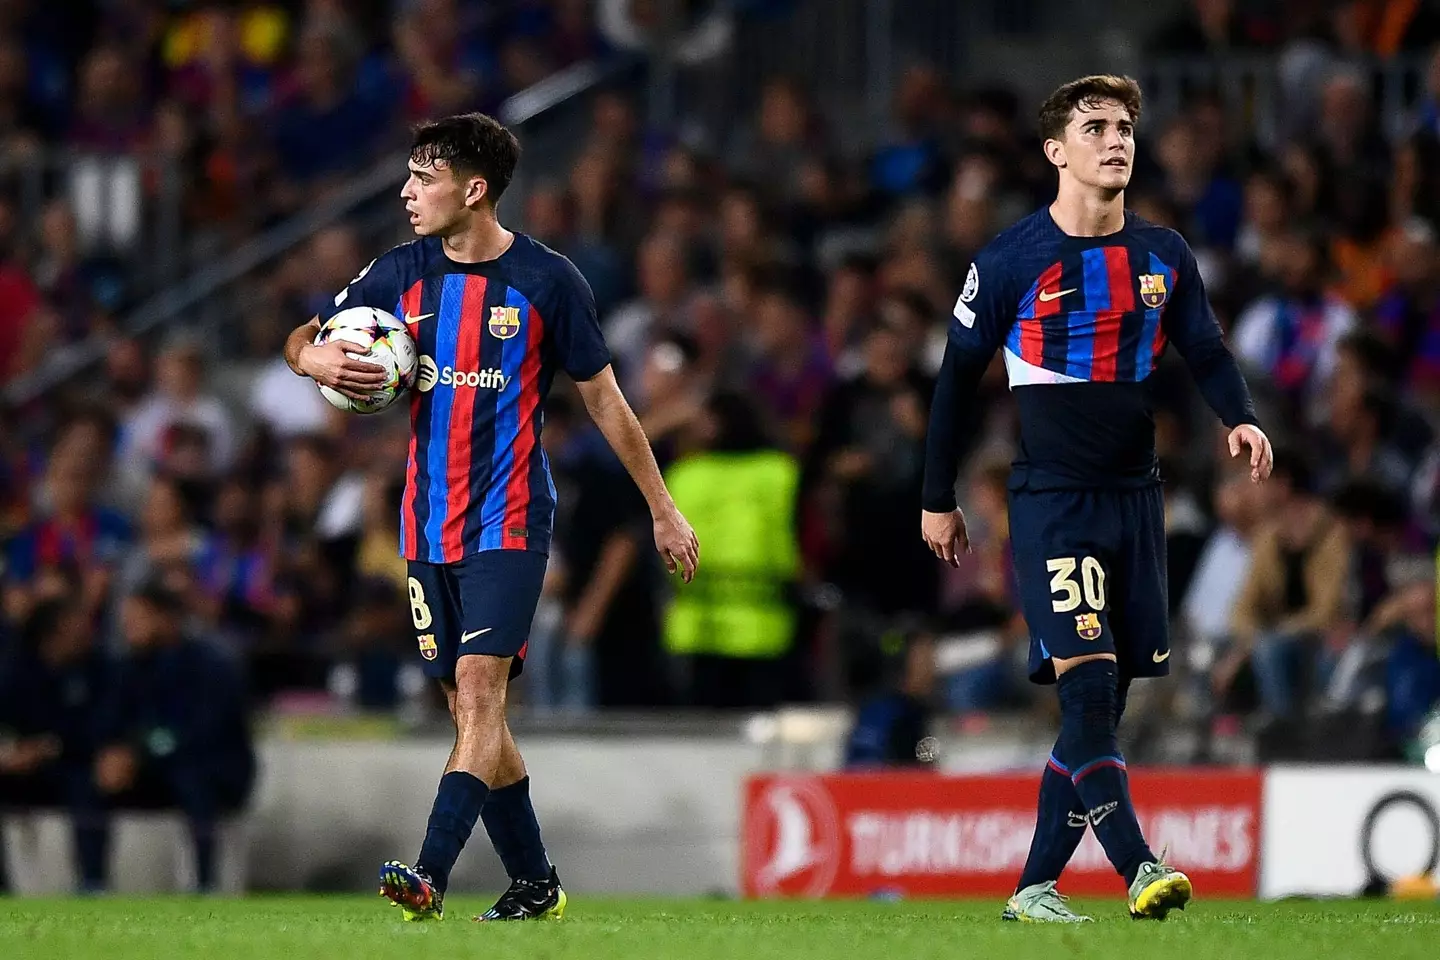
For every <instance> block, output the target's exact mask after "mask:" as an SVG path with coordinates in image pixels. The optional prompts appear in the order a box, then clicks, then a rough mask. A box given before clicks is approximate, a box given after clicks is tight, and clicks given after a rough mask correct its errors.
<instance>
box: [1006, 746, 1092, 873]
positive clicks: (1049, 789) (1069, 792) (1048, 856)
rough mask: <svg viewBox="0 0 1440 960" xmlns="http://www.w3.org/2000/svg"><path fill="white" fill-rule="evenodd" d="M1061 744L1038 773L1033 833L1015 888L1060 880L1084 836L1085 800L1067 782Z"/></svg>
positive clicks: (1068, 779) (1073, 786)
mask: <svg viewBox="0 0 1440 960" xmlns="http://www.w3.org/2000/svg"><path fill="white" fill-rule="evenodd" d="M1062 755H1063V751H1062V750H1061V747H1060V744H1059V743H1058V742H1057V743H1056V744H1055V749H1054V751H1053V752H1051V754H1050V761H1049V762H1048V763H1046V764H1045V772H1044V773H1043V774H1041V775H1040V802H1039V804H1038V808H1037V810H1036V811H1035V834H1034V836H1033V837H1031V838H1030V855H1029V856H1028V857H1027V858H1026V860H1025V869H1024V870H1023V871H1021V873H1020V883H1019V885H1018V886H1017V887H1016V890H1023V889H1025V888H1026V887H1029V886H1033V885H1035V884H1037V883H1045V882H1046V881H1050V880H1059V879H1060V873H1061V872H1062V871H1063V870H1064V869H1065V865H1066V864H1067V863H1069V862H1070V858H1071V857H1073V856H1074V855H1075V849H1076V848H1077V847H1079V846H1080V841H1081V840H1084V839H1085V827H1086V824H1087V823H1088V822H1089V821H1087V820H1086V819H1085V804H1084V803H1082V802H1081V801H1080V795H1079V794H1077V793H1076V792H1075V785H1074V784H1073V783H1071V782H1070V768H1069V767H1067V766H1065V764H1064V763H1062V762H1061V760H1060V758H1061V756H1062Z"/></svg>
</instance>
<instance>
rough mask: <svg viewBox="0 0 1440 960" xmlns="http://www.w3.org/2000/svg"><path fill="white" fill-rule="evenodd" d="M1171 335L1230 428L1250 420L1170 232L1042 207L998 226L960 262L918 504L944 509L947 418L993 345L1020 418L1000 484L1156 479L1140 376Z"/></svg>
mask: <svg viewBox="0 0 1440 960" xmlns="http://www.w3.org/2000/svg"><path fill="white" fill-rule="evenodd" d="M1171 343H1173V344H1174V345H1175V347H1176V348H1177V349H1178V350H1179V352H1180V354H1181V356H1182V357H1183V358H1184V359H1185V361H1186V363H1187V364H1188V365H1189V367H1190V369H1191V371H1192V374H1193V375H1194V376H1195V379H1196V383H1197V384H1198V385H1199V387H1200V390H1201V393H1202V394H1203V395H1204V396H1205V399H1206V400H1207V401H1208V402H1209V403H1210V405H1211V407H1212V408H1214V409H1215V411H1216V412H1217V413H1218V414H1219V415H1220V417H1221V419H1222V420H1224V422H1225V423H1226V424H1227V425H1228V426H1232V427H1233V426H1237V425H1239V424H1240V423H1255V422H1256V419H1255V411H1254V407H1253V405H1252V403H1251V400H1250V394H1249V390H1248V389H1247V387H1246V385H1245V380H1244V378H1243V376H1242V375H1241V373H1240V369H1239V366H1238V365H1237V364H1236V363H1235V359H1234V357H1233V356H1232V355H1231V353H1230V351H1229V348H1228V347H1227V346H1226V344H1225V340H1224V337H1223V335H1222V333H1221V330H1220V325H1219V324H1218V323H1217V322H1216V320H1215V316H1214V314H1213V313H1212V312H1211V310H1210V305H1209V301H1208V300H1207V299H1206V296H1205V287H1204V284H1203V282H1202V281H1201V279H1200V272H1199V269H1198V268H1197V267H1196V264H1195V256H1194V254H1193V253H1192V252H1191V250H1190V247H1189V245H1188V244H1186V243H1185V240H1184V238H1183V237H1181V236H1180V234H1178V233H1176V232H1175V231H1174V230H1170V229H1168V228H1165V227H1160V226H1157V225H1155V224H1153V223H1149V222H1147V221H1145V220H1143V219H1141V218H1139V217H1137V216H1134V215H1133V214H1129V213H1127V214H1126V216H1125V225H1124V227H1123V228H1122V229H1121V230H1120V231H1118V232H1116V233H1113V234H1109V235H1107V236H1100V237H1075V236H1070V235H1069V234H1066V233H1065V232H1064V231H1062V230H1061V229H1060V227H1059V226H1058V225H1057V224H1056V223H1055V220H1054V218H1052V217H1051V215H1050V211H1049V208H1045V209H1042V210H1039V211H1037V212H1036V213H1034V214H1031V215H1030V216H1028V217H1026V218H1025V219H1023V220H1021V221H1020V222H1019V223H1017V224H1015V225H1014V226H1012V227H1011V228H1009V229H1008V230H1006V231H1004V232H1003V233H1001V234H1000V235H999V236H998V237H996V238H995V239H994V240H993V241H991V242H990V243H989V244H988V245H987V246H986V247H985V248H984V249H982V250H981V251H980V253H979V254H977V255H976V257H975V260H974V262H973V263H972V264H971V265H970V270H969V273H968V274H967V275H966V279H965V286H964V289H963V291H962V292H961V294H960V298H959V300H958V301H957V302H956V304H955V310H954V315H953V317H952V318H951V321H950V333H949V339H948V342H947V344H946V351H945V362H944V364H943V365H942V368H941V373H940V377H939V378H938V381H937V384H936V394H935V402H934V403H933V404H932V405H931V426H930V438H929V443H928V451H929V452H928V454H927V464H926V480H925V494H924V500H925V504H926V509H927V510H931V509H933V510H937V511H938V510H947V509H953V507H954V503H955V501H954V490H953V488H954V483H955V476H956V471H957V464H956V463H955V459H956V451H955V445H956V443H957V442H958V441H957V439H956V438H957V434H958V431H957V427H956V421H957V419H958V418H959V417H961V416H962V415H963V414H964V413H965V410H964V407H965V406H966V405H967V404H968V403H970V402H971V400H972V399H973V396H974V391H975V387H976V385H978V383H979V379H980V377H981V375H983V373H984V371H985V368H986V367H987V366H988V365H989V363H990V361H991V359H992V358H993V357H994V356H995V352H996V351H997V350H1003V351H1004V358H1005V368H1006V372H1007V374H1008V375H1009V381H1010V388H1011V391H1012V392H1013V393H1014V396H1015V402H1016V406H1017V408H1018V412H1019V419H1020V449H1019V453H1018V455H1017V457H1016V459H1015V463H1014V470H1013V475H1012V480H1011V485H1012V487H1016V488H1029V489H1065V488H1086V487H1105V486H1143V485H1146V484H1152V483H1156V482H1158V479H1159V470H1158V464H1157V460H1156V456H1155V422H1154V418H1153V415H1152V412H1151V407H1150V397H1149V393H1148V388H1147V386H1146V384H1145V380H1146V378H1147V377H1149V376H1150V374H1151V373H1152V372H1153V371H1154V369H1155V366H1156V364H1157V363H1159V361H1160V358H1161V356H1163V354H1164V353H1165V350H1166V347H1167V345H1169V344H1171Z"/></svg>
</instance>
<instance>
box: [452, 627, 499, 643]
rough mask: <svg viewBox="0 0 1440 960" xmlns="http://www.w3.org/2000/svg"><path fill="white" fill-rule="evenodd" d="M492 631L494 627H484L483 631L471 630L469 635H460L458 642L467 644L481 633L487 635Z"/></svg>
mask: <svg viewBox="0 0 1440 960" xmlns="http://www.w3.org/2000/svg"><path fill="white" fill-rule="evenodd" d="M494 629H495V628H494V627H486V628H485V629H484V630H471V631H470V632H469V633H462V634H460V642H461V643H469V642H470V641H471V640H474V639H475V638H476V637H478V636H480V635H481V634H482V633H489V632H490V631H491V630H494Z"/></svg>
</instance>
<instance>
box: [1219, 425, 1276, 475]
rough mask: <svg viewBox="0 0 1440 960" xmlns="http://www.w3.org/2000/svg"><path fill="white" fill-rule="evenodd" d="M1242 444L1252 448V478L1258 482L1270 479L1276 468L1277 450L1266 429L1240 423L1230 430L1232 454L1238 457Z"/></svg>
mask: <svg viewBox="0 0 1440 960" xmlns="http://www.w3.org/2000/svg"><path fill="white" fill-rule="evenodd" d="M1242 446H1244V447H1249V448H1250V479H1251V480H1253V481H1254V482H1256V483H1259V482H1260V481H1262V480H1268V479H1269V478H1270V471H1271V470H1273V469H1275V451H1274V450H1273V449H1272V448H1271V447H1270V438H1269V437H1267V436H1265V431H1263V430H1261V429H1260V428H1259V427H1257V426H1255V425H1254V424H1250V423H1242V424H1240V426H1238V427H1236V428H1235V429H1234V430H1231V431H1230V456H1232V457H1238V456H1239V455H1240V448H1241V447H1242Z"/></svg>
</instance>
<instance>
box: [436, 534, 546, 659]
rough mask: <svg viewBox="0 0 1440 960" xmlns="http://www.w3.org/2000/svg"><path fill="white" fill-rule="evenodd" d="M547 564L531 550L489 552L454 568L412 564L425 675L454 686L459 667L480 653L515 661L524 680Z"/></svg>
mask: <svg viewBox="0 0 1440 960" xmlns="http://www.w3.org/2000/svg"><path fill="white" fill-rule="evenodd" d="M546 560H547V558H546V556H545V554H543V553H535V552H533V551H529V550H485V551H482V552H480V553H474V554H471V555H470V556H468V557H465V558H463V559H461V560H458V561H456V562H455V563H424V562H422V561H419V560H411V561H409V567H410V618H411V620H412V621H413V622H414V624H415V639H416V642H418V643H419V645H420V656H421V657H422V658H423V659H424V661H425V665H424V666H425V674H426V675H427V676H430V677H434V678H436V679H437V680H454V679H455V661H456V660H458V659H459V658H460V657H462V656H464V655H466V654H471V653H480V654H486V655H488V656H492V657H514V658H515V659H514V661H513V662H512V663H511V664H510V676H511V677H512V678H514V677H516V676H519V674H520V671H521V670H522V669H524V667H525V646H526V644H527V643H528V642H529V639H530V621H531V620H533V619H534V618H535V608H536V606H537V605H538V604H539V603H540V588H541V587H542V586H544V583H545V565H546Z"/></svg>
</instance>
